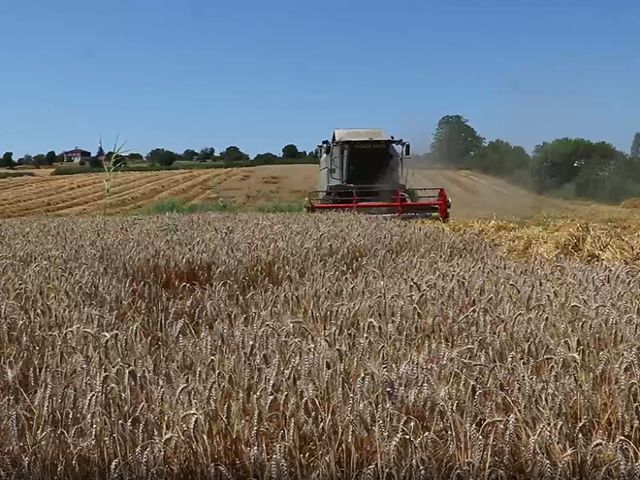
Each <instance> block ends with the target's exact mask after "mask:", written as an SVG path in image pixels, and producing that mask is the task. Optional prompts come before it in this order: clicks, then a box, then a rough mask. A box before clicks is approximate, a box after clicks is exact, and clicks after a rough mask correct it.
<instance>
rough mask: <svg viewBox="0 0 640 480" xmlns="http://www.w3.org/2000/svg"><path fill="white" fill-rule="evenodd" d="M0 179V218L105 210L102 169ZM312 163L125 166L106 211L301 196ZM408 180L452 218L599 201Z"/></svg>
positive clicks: (471, 183) (421, 177)
mask: <svg viewBox="0 0 640 480" xmlns="http://www.w3.org/2000/svg"><path fill="white" fill-rule="evenodd" d="M38 173H39V174H38V175H37V176H35V177H21V178H8V179H2V180H0V218H13V217H24V216H32V215H83V214H94V213H100V212H102V211H103V209H104V194H103V178H104V175H103V174H86V175H71V176H49V175H46V174H44V171H42V170H41V171H39V172H38ZM317 179H318V167H317V166H315V165H272V166H261V167H252V168H235V169H216V170H179V171H160V172H123V173H118V174H116V175H115V177H114V179H113V181H112V185H111V197H110V200H109V211H110V212H111V213H127V212H135V211H138V210H140V209H142V208H144V207H146V206H148V205H150V204H152V203H154V202H156V201H159V200H162V199H168V198H181V199H183V200H186V201H187V202H207V201H215V200H216V199H220V198H222V199H226V200H232V201H234V202H235V203H237V204H240V205H252V204H257V203H261V202H264V203H269V202H275V201H281V202H290V201H295V200H303V199H304V198H305V197H306V195H307V193H308V192H309V191H312V190H315V189H316V188H317V186H316V183H317ZM408 183H409V185H410V186H412V187H416V188H420V187H444V188H445V189H446V190H447V192H448V194H449V196H450V197H451V198H452V202H453V208H452V218H460V219H473V218H499V219H518V218H528V217H531V216H534V215H539V214H544V213H559V212H568V211H571V210H579V211H581V212H583V213H584V212H588V211H589V209H594V208H597V209H598V211H599V212H600V211H601V210H602V209H605V208H606V207H593V206H590V205H584V204H583V205H581V204H578V203H569V202H565V201H561V200H556V199H550V198H546V197H541V196H537V195H534V194H532V193H530V192H528V191H526V190H524V189H521V188H518V187H516V186H513V185H511V184H509V183H507V182H505V181H503V180H499V179H496V178H492V177H488V176H485V175H481V174H477V173H471V172H466V171H452V170H414V171H412V172H410V173H409V178H408Z"/></svg>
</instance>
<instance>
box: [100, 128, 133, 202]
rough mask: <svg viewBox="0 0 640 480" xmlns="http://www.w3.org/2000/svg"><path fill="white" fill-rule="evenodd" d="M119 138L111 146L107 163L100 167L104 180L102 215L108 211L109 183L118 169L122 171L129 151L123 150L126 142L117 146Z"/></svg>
mask: <svg viewBox="0 0 640 480" xmlns="http://www.w3.org/2000/svg"><path fill="white" fill-rule="evenodd" d="M118 139H119V136H116V141H115V143H114V144H113V150H112V152H110V154H109V158H107V159H106V160H107V161H104V162H102V167H103V168H104V173H105V176H104V179H103V193H104V215H106V214H107V212H108V209H109V198H110V197H111V181H112V180H113V177H114V175H115V173H117V172H118V171H119V170H120V169H122V168H123V167H124V165H125V155H126V154H127V153H129V151H127V150H124V146H125V145H126V143H127V142H126V140H125V141H124V142H123V143H122V144H121V145H120V146H118Z"/></svg>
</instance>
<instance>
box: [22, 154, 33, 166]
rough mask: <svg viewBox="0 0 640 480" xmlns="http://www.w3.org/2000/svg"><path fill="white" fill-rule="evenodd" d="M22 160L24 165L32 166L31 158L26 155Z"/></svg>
mask: <svg viewBox="0 0 640 480" xmlns="http://www.w3.org/2000/svg"><path fill="white" fill-rule="evenodd" d="M23 158H24V164H25V165H33V157H32V156H31V155H29V154H28V153H26V154H25V155H24V157H23Z"/></svg>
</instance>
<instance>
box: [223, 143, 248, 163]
mask: <svg viewBox="0 0 640 480" xmlns="http://www.w3.org/2000/svg"><path fill="white" fill-rule="evenodd" d="M220 156H221V157H222V161H223V162H225V163H236V162H246V161H248V160H249V155H247V154H246V153H244V152H243V151H242V150H240V149H239V148H238V147H236V146H233V145H232V146H230V147H227V149H226V150H225V151H224V152H222V153H221V154H220Z"/></svg>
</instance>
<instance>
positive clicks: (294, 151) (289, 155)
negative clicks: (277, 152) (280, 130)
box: [282, 144, 300, 160]
mask: <svg viewBox="0 0 640 480" xmlns="http://www.w3.org/2000/svg"><path fill="white" fill-rule="evenodd" d="M298 157H300V151H299V150H298V147H296V146H295V145H293V144H289V145H286V146H285V147H283V148H282V158H284V159H285V160H293V159H295V158H298Z"/></svg>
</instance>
